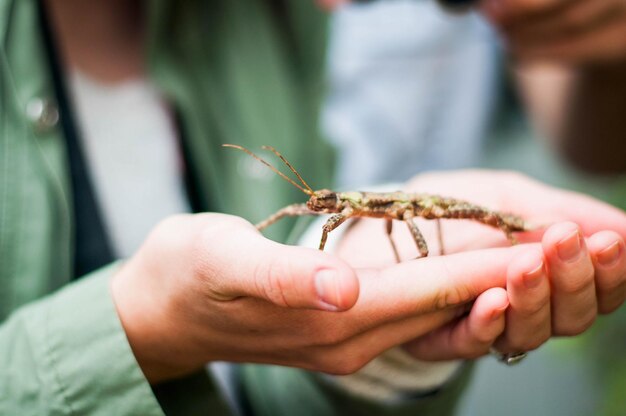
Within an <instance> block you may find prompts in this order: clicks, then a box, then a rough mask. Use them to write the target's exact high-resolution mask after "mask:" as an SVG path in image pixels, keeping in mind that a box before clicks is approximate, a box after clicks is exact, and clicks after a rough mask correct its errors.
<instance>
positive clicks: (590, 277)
mask: <svg viewBox="0 0 626 416" xmlns="http://www.w3.org/2000/svg"><path fill="white" fill-rule="evenodd" d="M577 272H578V273H573V274H572V275H571V276H569V277H568V278H566V279H560V280H559V284H558V286H557V290H559V291H561V292H562V293H563V294H565V295H570V296H577V295H580V294H583V293H585V292H587V291H589V290H593V289H594V287H593V286H594V273H593V268H592V267H591V265H589V267H587V266H585V267H583V268H582V270H577Z"/></svg>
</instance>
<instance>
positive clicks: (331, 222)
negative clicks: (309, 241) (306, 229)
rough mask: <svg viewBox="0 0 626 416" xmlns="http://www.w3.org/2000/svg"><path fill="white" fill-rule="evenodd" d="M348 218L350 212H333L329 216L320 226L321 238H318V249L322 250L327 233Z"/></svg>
mask: <svg viewBox="0 0 626 416" xmlns="http://www.w3.org/2000/svg"><path fill="white" fill-rule="evenodd" d="M348 218H350V214H344V213H341V214H335V215H333V216H331V217H330V218H329V219H328V221H326V224H324V226H323V227H322V239H321V240H320V251H324V246H325V245H326V239H327V238H328V233H329V232H331V231H332V230H334V229H335V228H337V227H339V226H340V225H341V224H343V222H344V221H345V220H347V219H348Z"/></svg>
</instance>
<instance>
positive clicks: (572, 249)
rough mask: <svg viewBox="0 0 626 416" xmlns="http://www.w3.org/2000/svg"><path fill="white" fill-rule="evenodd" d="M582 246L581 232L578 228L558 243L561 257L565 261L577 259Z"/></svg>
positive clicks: (557, 246) (557, 247)
mask: <svg viewBox="0 0 626 416" xmlns="http://www.w3.org/2000/svg"><path fill="white" fill-rule="evenodd" d="M580 247H581V243H580V233H579V232H578V230H576V231H574V232H573V233H571V234H570V235H569V236H567V237H565V238H564V239H562V240H561V241H559V242H558V243H556V250H557V252H558V254H559V258H560V259H561V260H563V261H573V260H576V259H577V258H578V255H579V254H580Z"/></svg>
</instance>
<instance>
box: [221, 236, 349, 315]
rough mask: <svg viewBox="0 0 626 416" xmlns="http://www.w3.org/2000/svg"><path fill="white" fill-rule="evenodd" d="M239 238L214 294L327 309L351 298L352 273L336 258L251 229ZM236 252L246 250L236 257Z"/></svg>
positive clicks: (341, 305)
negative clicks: (221, 281)
mask: <svg viewBox="0 0 626 416" xmlns="http://www.w3.org/2000/svg"><path fill="white" fill-rule="evenodd" d="M241 237H242V236H239V238H238V239H237V240H238V246H237V247H238V249H237V253H239V255H238V258H237V259H234V261H232V262H229V263H230V264H229V265H227V269H226V270H229V272H228V279H224V280H225V281H224V282H223V284H222V285H220V286H221V288H220V293H221V294H223V295H225V296H226V297H227V298H231V299H232V298H236V297H241V296H249V297H255V298H259V299H264V300H267V301H269V302H272V303H274V304H276V305H279V306H284V307H290V308H310V309H321V310H327V311H343V310H346V309H350V308H351V307H352V306H354V304H355V303H356V301H357V299H358V297H359V281H358V279H357V276H356V273H355V272H354V270H353V269H352V268H351V267H349V266H348V265H347V264H346V263H345V262H343V261H341V260H340V259H339V258H337V257H335V256H333V255H331V254H328V253H324V252H321V251H318V250H314V249H310V248H304V247H295V246H287V245H284V244H279V243H276V242H274V241H270V240H268V239H265V238H264V237H262V236H261V235H260V234H258V233H256V231H254V232H253V233H250V235H249V236H247V238H245V241H246V242H245V243H242V239H241ZM244 246H245V247H244ZM242 252H243V253H246V254H245V255H244V256H241V253H242Z"/></svg>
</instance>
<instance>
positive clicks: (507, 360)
mask: <svg viewBox="0 0 626 416" xmlns="http://www.w3.org/2000/svg"><path fill="white" fill-rule="evenodd" d="M489 352H490V353H491V354H493V355H494V356H495V357H496V358H497V359H498V361H500V362H501V363H504V364H506V365H515V364H518V363H519V362H520V361H522V360H523V359H524V358H526V356H527V355H528V354H527V353H525V352H508V353H502V352H500V351H498V350H497V349H495V348H493V347H491V348H489Z"/></svg>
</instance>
